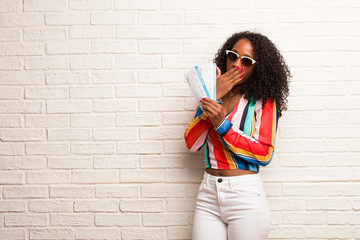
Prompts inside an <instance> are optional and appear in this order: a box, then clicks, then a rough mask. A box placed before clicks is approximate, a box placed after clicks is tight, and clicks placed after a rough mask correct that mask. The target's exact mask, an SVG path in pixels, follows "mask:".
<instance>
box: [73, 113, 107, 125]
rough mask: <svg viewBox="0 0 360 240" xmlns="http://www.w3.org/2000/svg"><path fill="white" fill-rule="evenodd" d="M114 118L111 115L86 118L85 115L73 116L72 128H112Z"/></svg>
mask: <svg viewBox="0 0 360 240" xmlns="http://www.w3.org/2000/svg"><path fill="white" fill-rule="evenodd" d="M113 125H114V117H113V116H111V115H105V114H97V115H91V116H86V115H83V114H79V115H73V116H71V120H70V126H71V127H112V126H113Z"/></svg>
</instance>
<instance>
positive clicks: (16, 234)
mask: <svg viewBox="0 0 360 240" xmlns="http://www.w3.org/2000/svg"><path fill="white" fill-rule="evenodd" d="M0 223H2V221H0ZM1 225H3V224H1ZM0 238H1V239H25V238H26V233H25V229H19V228H11V227H8V228H2V229H0Z"/></svg>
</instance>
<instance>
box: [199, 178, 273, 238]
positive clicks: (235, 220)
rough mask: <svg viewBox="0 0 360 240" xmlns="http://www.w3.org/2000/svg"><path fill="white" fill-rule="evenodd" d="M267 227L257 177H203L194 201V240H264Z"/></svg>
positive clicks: (266, 211)
mask: <svg viewBox="0 0 360 240" xmlns="http://www.w3.org/2000/svg"><path fill="white" fill-rule="evenodd" d="M270 227H271V215H270V210H269V206H268V202H267V199H266V196H265V192H264V189H263V183H262V178H261V174H260V173H258V174H248V175H241V176H234V177H218V176H213V175H210V174H208V173H206V172H205V173H204V177H203V180H202V182H201V184H200V186H199V193H198V196H197V201H196V210H195V215H194V223H193V240H263V239H267V237H268V234H269V232H270Z"/></svg>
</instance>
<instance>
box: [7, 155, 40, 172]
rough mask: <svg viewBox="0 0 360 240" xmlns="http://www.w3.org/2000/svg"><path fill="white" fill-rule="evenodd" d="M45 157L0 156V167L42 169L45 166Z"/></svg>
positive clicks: (8, 168)
mask: <svg viewBox="0 0 360 240" xmlns="http://www.w3.org/2000/svg"><path fill="white" fill-rule="evenodd" d="M45 164H46V161H45V158H44V157H42V156H39V157H38V156H35V157H25V156H22V157H12V156H11V157H10V156H6V157H5V156H4V157H0V169H4V170H16V169H43V168H45Z"/></svg>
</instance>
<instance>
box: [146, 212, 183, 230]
mask: <svg viewBox="0 0 360 240" xmlns="http://www.w3.org/2000/svg"><path fill="white" fill-rule="evenodd" d="M188 217H189V216H188V215H187V214H183V213H145V214H143V224H144V226H146V227H156V226H162V227H164V226H181V225H187V224H188Z"/></svg>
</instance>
